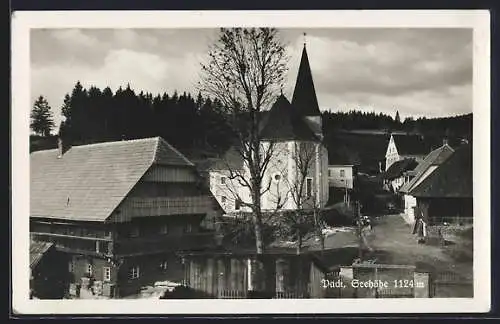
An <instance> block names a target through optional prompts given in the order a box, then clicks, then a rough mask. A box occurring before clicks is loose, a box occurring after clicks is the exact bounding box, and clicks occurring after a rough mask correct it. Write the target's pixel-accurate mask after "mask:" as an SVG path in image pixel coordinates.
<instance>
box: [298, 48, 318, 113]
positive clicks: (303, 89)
mask: <svg viewBox="0 0 500 324" xmlns="http://www.w3.org/2000/svg"><path fill="white" fill-rule="evenodd" d="M292 105H294V106H295V107H297V109H298V111H299V113H300V114H301V115H302V116H319V115H320V111H319V105H318V99H317V97H316V90H315V89H314V82H313V78H312V73H311V67H310V66H309V58H308V57H307V51H306V46H305V45H304V49H303V50H302V57H301V59H300V65H299V73H298V74H297V82H296V83H295V89H294V92H293V97H292Z"/></svg>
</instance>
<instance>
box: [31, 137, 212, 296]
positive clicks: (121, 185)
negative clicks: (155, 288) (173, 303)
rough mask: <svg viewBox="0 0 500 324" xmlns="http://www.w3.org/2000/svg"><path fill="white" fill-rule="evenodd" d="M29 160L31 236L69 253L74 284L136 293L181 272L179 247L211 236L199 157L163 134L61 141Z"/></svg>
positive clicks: (204, 243)
mask: <svg viewBox="0 0 500 324" xmlns="http://www.w3.org/2000/svg"><path fill="white" fill-rule="evenodd" d="M30 160H31V161H30V163H31V186H30V190H31V195H30V234H31V238H32V240H34V241H37V242H50V243H52V244H53V245H54V246H55V248H56V250H58V251H59V252H64V253H65V255H66V256H67V263H66V266H65V270H66V272H67V273H68V275H69V277H70V282H71V283H72V284H73V285H76V284H81V288H82V289H83V288H89V289H91V290H92V291H93V292H94V294H95V295H103V296H106V297H122V296H126V295H129V294H134V293H136V292H138V290H139V289H140V288H141V287H142V286H144V285H149V284H152V283H154V282H155V281H158V280H160V281H161V280H163V281H164V280H170V281H176V280H177V281H178V280H182V278H183V265H182V260H181V259H180V258H179V257H178V256H177V255H176V251H179V250H191V249H194V250H197V249H204V248H209V247H211V246H212V245H213V244H214V240H213V233H212V232H210V231H204V229H203V228H202V227H201V226H200V224H201V222H202V220H203V219H204V217H205V215H206V214H207V213H209V212H212V211H213V210H214V208H215V207H214V206H215V205H216V203H215V201H214V199H213V197H212V196H211V194H210V192H209V190H208V189H207V188H204V186H203V183H202V182H201V181H200V180H199V178H198V175H197V172H196V169H195V167H194V165H193V164H192V163H191V162H190V161H189V160H188V159H187V158H185V157H184V156H183V155H182V154H181V153H179V152H178V151H177V150H176V149H175V148H173V147H172V146H171V145H170V144H168V143H167V142H166V141H164V140H163V139H161V138H159V137H156V138H147V139H139V140H131V141H119V142H107V143H99V144H91V145H82V146H74V147H71V148H69V149H68V150H67V151H66V152H64V151H63V148H62V146H60V148H59V149H56V150H45V151H38V152H34V153H32V154H31V156H30ZM92 283H93V286H92ZM87 285H88V286H87ZM84 286H87V287H84Z"/></svg>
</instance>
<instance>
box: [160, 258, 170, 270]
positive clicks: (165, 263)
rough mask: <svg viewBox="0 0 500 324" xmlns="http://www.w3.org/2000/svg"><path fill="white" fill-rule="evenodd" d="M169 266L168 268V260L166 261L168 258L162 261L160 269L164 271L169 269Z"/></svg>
mask: <svg viewBox="0 0 500 324" xmlns="http://www.w3.org/2000/svg"><path fill="white" fill-rule="evenodd" d="M167 268H168V261H166V260H164V261H162V262H161V263H160V269H161V270H162V271H165V270H167Z"/></svg>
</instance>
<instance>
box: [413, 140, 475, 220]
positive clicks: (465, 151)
mask: <svg viewBox="0 0 500 324" xmlns="http://www.w3.org/2000/svg"><path fill="white" fill-rule="evenodd" d="M472 184H473V183H472V145H470V144H463V145H462V146H460V147H458V148H457V149H456V150H455V152H454V153H453V154H452V155H451V156H450V157H449V158H447V159H446V161H444V162H443V163H441V164H440V165H439V166H438V167H437V168H436V170H435V171H433V172H432V173H431V174H430V175H429V176H428V177H426V178H425V179H424V180H423V181H422V182H421V183H420V184H418V185H416V186H415V187H414V188H413V189H412V190H410V192H409V194H410V195H411V196H413V197H415V198H416V200H417V206H416V209H417V213H418V214H417V216H418V217H420V218H422V219H423V220H424V222H425V223H426V224H428V225H439V224H444V223H447V224H451V223H455V224H468V223H472V216H473V204H472V187H473V185H472Z"/></svg>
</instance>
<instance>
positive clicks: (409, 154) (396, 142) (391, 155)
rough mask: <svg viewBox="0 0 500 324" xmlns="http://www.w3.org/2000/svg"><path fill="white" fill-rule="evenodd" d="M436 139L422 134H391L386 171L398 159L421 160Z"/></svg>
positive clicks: (386, 156)
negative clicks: (433, 139)
mask: <svg viewBox="0 0 500 324" xmlns="http://www.w3.org/2000/svg"><path fill="white" fill-rule="evenodd" d="M433 144H434V141H432V140H430V139H427V138H425V137H424V136H422V135H400V134H397V135H396V134H391V137H390V138H389V143H388V144H387V150H386V153H385V171H387V170H388V169H389V167H390V166H391V165H392V164H393V163H394V162H397V161H400V160H403V159H414V160H415V161H416V162H421V161H422V160H423V159H424V158H425V156H427V154H429V152H430V151H432V148H433Z"/></svg>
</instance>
